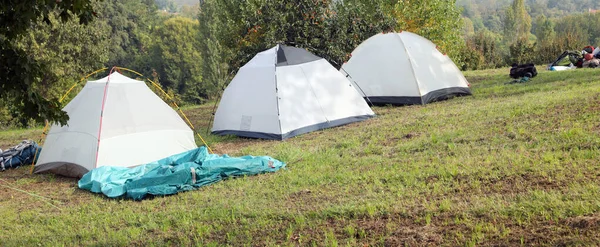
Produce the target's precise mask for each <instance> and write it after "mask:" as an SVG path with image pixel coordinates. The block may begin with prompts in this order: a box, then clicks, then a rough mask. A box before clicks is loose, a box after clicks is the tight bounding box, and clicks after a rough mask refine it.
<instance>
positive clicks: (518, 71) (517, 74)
mask: <svg viewBox="0 0 600 247" xmlns="http://www.w3.org/2000/svg"><path fill="white" fill-rule="evenodd" d="M537 74H538V73H537V69H536V68H535V65H533V64H532V63H528V64H516V63H515V64H513V65H512V68H510V77H512V78H515V79H517V78H521V77H529V78H533V77H535V76H537Z"/></svg>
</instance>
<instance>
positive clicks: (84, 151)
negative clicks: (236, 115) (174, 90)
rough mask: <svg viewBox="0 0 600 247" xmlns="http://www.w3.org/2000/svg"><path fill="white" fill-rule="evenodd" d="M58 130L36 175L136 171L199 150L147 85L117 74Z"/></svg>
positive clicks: (73, 105) (75, 103)
mask: <svg viewBox="0 0 600 247" xmlns="http://www.w3.org/2000/svg"><path fill="white" fill-rule="evenodd" d="M63 110H64V111H66V112H67V114H68V115H69V121H68V123H67V125H65V126H62V127H61V126H60V125H53V126H52V127H51V129H50V132H49V133H48V136H47V137H46V141H45V143H44V147H43V149H42V152H41V153H40V155H39V159H38V161H37V164H36V165H35V169H34V172H35V173H55V174H59V175H63V176H68V177H81V176H83V175H84V174H85V173H87V172H88V171H90V170H92V169H94V168H97V167H102V166H119V167H133V166H137V165H142V164H145V163H148V162H152V161H155V160H159V159H161V158H164V157H167V156H171V155H174V154H178V153H182V152H185V151H188V150H191V149H194V148H196V143H195V141H194V135H193V131H192V130H191V129H190V128H189V127H188V126H187V125H186V124H185V122H184V121H183V120H182V119H181V117H179V115H178V114H177V113H176V112H175V111H174V110H173V109H172V108H171V107H169V105H167V104H166V103H165V102H164V101H162V100H161V99H160V98H159V97H158V96H157V95H156V94H154V92H152V91H151V90H150V88H148V86H146V84H145V83H144V82H142V81H138V80H133V79H130V78H128V77H126V76H124V75H121V74H119V73H118V72H114V73H112V74H110V75H109V76H107V77H105V78H102V79H100V80H97V81H89V82H87V84H86V85H85V87H84V88H83V89H82V90H81V92H80V93H79V94H77V96H75V98H74V99H73V100H72V101H71V102H69V104H68V105H67V106H65V108H64V109H63Z"/></svg>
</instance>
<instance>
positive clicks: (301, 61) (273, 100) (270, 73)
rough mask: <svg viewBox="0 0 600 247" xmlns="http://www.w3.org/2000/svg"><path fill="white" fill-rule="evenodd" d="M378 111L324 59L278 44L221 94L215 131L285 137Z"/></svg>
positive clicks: (272, 137) (223, 133)
mask: <svg viewBox="0 0 600 247" xmlns="http://www.w3.org/2000/svg"><path fill="white" fill-rule="evenodd" d="M374 115H375V114H374V113H373V111H372V110H371V109H370V108H369V106H368V105H367V104H366V102H365V101H364V100H363V99H362V97H361V96H360V94H359V93H358V92H357V90H356V89H354V87H353V85H352V84H351V83H350V82H349V81H348V80H347V79H346V78H344V76H343V75H342V74H341V73H340V72H339V71H337V70H336V69H335V68H334V67H333V66H331V64H329V62H327V61H326V60H325V59H323V58H320V57H318V56H315V55H313V54H312V53H310V52H308V51H306V50H305V49H300V48H295V47H288V46H284V45H277V46H275V47H273V48H271V49H269V50H266V51H263V52H260V53H258V54H257V55H256V56H254V58H252V60H250V61H249V62H248V63H247V64H245V65H244V66H243V67H242V68H240V70H239V71H238V73H237V75H236V76H235V77H234V78H233V80H232V81H231V83H230V84H229V86H227V88H226V89H225V91H224V92H223V97H222V98H221V101H220V103H219V107H218V108H217V111H216V113H215V120H214V124H213V127H212V132H213V133H214V134H217V135H237V136H243V137H250V138H263V139H274V140H283V139H286V138H289V137H293V136H296V135H300V134H304V133H307V132H311V131H315V130H319V129H323V128H329V127H334V126H339V125H343V124H348V123H352V122H356V121H361V120H365V119H368V118H370V117H373V116H374Z"/></svg>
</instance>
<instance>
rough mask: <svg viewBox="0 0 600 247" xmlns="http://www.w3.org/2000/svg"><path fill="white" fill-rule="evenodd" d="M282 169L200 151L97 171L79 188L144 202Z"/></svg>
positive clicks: (269, 162) (271, 162)
mask: <svg viewBox="0 0 600 247" xmlns="http://www.w3.org/2000/svg"><path fill="white" fill-rule="evenodd" d="M282 167H285V163H283V162H281V161H278V160H276V159H273V158H271V157H268V156H259V157H255V156H243V157H229V156H228V155H222V156H220V155H217V154H209V153H208V151H207V149H206V147H200V148H197V149H194V150H191V151H188V152H184V153H181V154H177V155H173V156H170V157H167V158H164V159H161V160H159V161H155V162H152V163H149V164H145V165H142V166H137V167H134V168H124V167H112V166H103V167H99V168H96V169H94V170H91V171H90V172H88V173H86V174H85V175H83V177H82V178H81V179H80V180H79V188H81V189H84V190H89V191H91V192H94V193H102V194H104V195H106V196H108V197H113V198H114V197H122V196H125V197H127V198H131V199H134V200H141V199H143V198H144V197H146V196H147V195H155V196H156V195H171V194H176V193H178V192H180V191H188V190H193V189H197V188H199V187H202V186H205V185H209V184H212V183H215V182H218V181H221V180H223V179H226V178H229V177H238V176H248V175H256V174H260V173H267V172H275V171H277V170H279V169H281V168H282Z"/></svg>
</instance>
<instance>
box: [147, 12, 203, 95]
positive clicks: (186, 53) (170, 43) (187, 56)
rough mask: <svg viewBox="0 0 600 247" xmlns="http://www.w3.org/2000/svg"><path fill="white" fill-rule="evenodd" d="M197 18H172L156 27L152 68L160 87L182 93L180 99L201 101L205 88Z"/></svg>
mask: <svg viewBox="0 0 600 247" xmlns="http://www.w3.org/2000/svg"><path fill="white" fill-rule="evenodd" d="M198 26H199V24H198V21H196V20H192V19H189V18H185V17H175V18H171V19H168V20H166V21H164V23H163V25H162V26H160V27H159V28H157V30H156V32H155V37H156V38H157V39H158V42H157V44H156V48H155V55H154V57H153V59H152V60H154V61H156V63H157V64H156V69H157V72H158V73H159V78H160V82H161V84H162V85H163V86H165V87H168V88H172V89H173V90H175V92H177V93H179V94H181V95H183V100H185V101H187V102H191V103H201V102H203V101H204V99H206V98H208V96H209V95H208V92H209V90H208V89H207V88H206V87H208V86H210V85H205V84H203V82H202V66H203V65H202V64H203V59H202V55H201V53H200V40H199V38H200V37H199V33H198V32H199V30H198Z"/></svg>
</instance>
